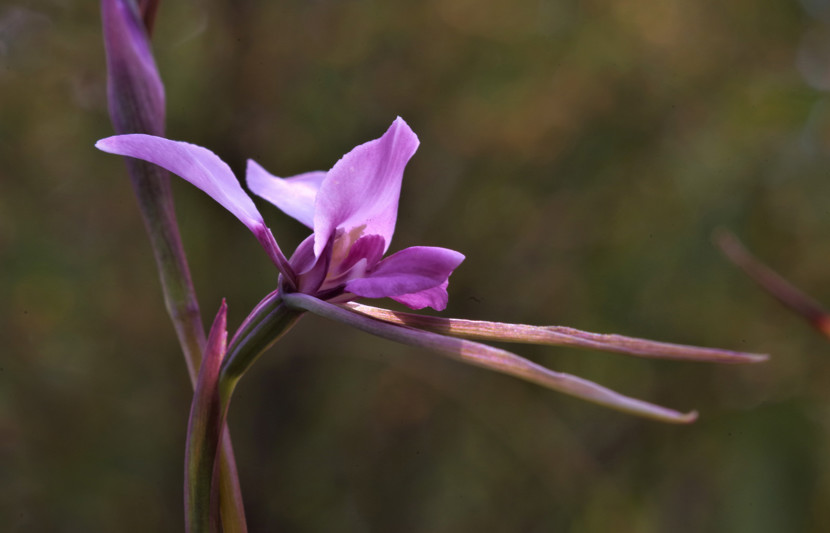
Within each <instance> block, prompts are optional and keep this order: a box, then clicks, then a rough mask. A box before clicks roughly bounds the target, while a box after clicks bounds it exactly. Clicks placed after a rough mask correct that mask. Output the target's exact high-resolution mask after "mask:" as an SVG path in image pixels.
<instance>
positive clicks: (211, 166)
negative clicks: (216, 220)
mask: <svg viewBox="0 0 830 533" xmlns="http://www.w3.org/2000/svg"><path fill="white" fill-rule="evenodd" d="M95 147H96V148H98V149H99V150H102V151H104V152H109V153H111V154H117V155H126V156H129V157H135V158H136V159H143V160H144V161H149V162H150V163H155V164H156V165H158V166H160V167H163V168H166V169H167V170H169V171H170V172H172V173H174V174H178V175H179V176H181V177H182V178H184V179H185V180H187V181H189V182H190V183H192V184H193V185H195V186H196V187H198V188H199V189H201V190H202V191H204V192H205V193H206V194H207V195H208V196H210V197H211V198H213V199H214V200H216V201H217V202H219V204H220V205H222V207H224V208H225V209H227V210H228V211H230V212H231V213H232V214H233V215H234V216H235V217H236V218H238V219H239V220H241V221H242V223H243V224H245V225H246V226H247V227H248V228H249V229H250V230H251V231H253V232H254V233H255V234H256V233H257V232H258V231H259V230H260V229H261V228H262V227H263V226H265V223H264V221H263V219H262V215H261V214H260V213H259V211H257V208H256V206H255V205H254V202H253V201H252V200H251V198H250V197H249V196H248V194H247V193H246V192H245V191H244V190H243V189H242V186H241V185H239V182H238V181H237V180H236V177H235V176H234V175H233V172H232V171H231V169H230V167H229V166H228V165H227V163H225V162H224V161H222V160H221V159H219V156H217V155H216V154H214V153H213V152H211V151H210V150H208V149H207V148H202V147H201V146H196V145H195V144H190V143H185V142H180V141H171V140H169V139H164V138H162V137H155V136H153V135H143V134H130V135H116V136H114V137H107V138H106V139H101V140H100V141H98V142H97V143H95Z"/></svg>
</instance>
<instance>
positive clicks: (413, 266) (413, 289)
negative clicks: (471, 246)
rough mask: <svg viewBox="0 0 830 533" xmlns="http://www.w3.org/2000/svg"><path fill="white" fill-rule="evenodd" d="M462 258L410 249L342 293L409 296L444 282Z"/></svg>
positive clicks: (444, 252)
mask: <svg viewBox="0 0 830 533" xmlns="http://www.w3.org/2000/svg"><path fill="white" fill-rule="evenodd" d="M462 261H464V255H463V254H460V253H459V252H456V251H455V250H450V249H448V248H437V247H431V246H413V247H411V248H406V249H404V250H401V251H400V252H397V253H395V254H392V255H390V256H389V257H387V258H386V259H384V260H382V261H381V262H379V263H378V264H377V267H375V268H374V269H373V270H372V271H371V272H370V273H369V274H367V275H366V276H365V277H363V278H357V279H353V280H351V281H349V282H347V283H346V290H347V291H349V292H351V293H354V294H356V295H358V296H362V297H365V298H385V297H387V296H403V295H411V294H413V293H418V292H421V291H425V290H427V289H432V288H434V287H438V286H440V285H441V284H443V283H445V282H446V281H447V279H448V278H449V277H450V274H452V271H453V270H455V269H456V268H457V267H458V265H460V264H461V262H462Z"/></svg>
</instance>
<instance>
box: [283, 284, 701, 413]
mask: <svg viewBox="0 0 830 533" xmlns="http://www.w3.org/2000/svg"><path fill="white" fill-rule="evenodd" d="M283 301H284V302H285V303H286V305H288V306H289V307H290V308H294V309H302V310H305V311H310V312H312V313H314V314H317V315H320V316H323V317H325V318H329V319H331V320H336V321H338V322H341V323H343V324H347V325H349V326H352V327H354V328H357V329H360V330H363V331H366V332H367V333H371V334H372V335H377V336H378V337H382V338H384V339H388V340H392V341H395V342H400V343H402V344H407V345H410V346H416V347H419V348H427V349H430V350H434V351H436V352H439V353H441V354H443V355H446V356H447V357H449V358H451V359H456V360H458V361H461V362H462V363H468V364H471V365H475V366H479V367H482V368H486V369H489V370H494V371H496V372H500V373H502V374H506V375H508V376H513V377H516V378H519V379H523V380H525V381H529V382H531V383H535V384H537V385H541V386H542V387H545V388H548V389H552V390H556V391H559V392H563V393H565V394H569V395H571V396H574V397H577V398H581V399H583V400H587V401H589V402H593V403H596V404H599V405H604V406H606V407H610V408H612V409H617V410H618V411H623V412H627V413H630V414H634V415H638V416H643V417H646V418H651V419H654V420H659V421H661V422H672V423H680V424H688V423H690V422H694V421H695V420H696V419H697V413H696V412H695V411H692V412H689V413H681V412H678V411H675V410H673V409H668V408H666V407H661V406H659V405H654V404H652V403H648V402H645V401H643V400H638V399H636V398H631V397H628V396H624V395H622V394H620V393H618V392H615V391H613V390H611V389H608V388H605V387H603V386H601V385H598V384H596V383H593V382H591V381H588V380H586V379H582V378H580V377H577V376H573V375H570V374H564V373H561V372H554V371H553V370H549V369H547V368H545V367H543V366H540V365H537V364H536V363H533V362H531V361H528V360H527V359H523V358H521V357H519V356H518V355H516V354H514V353H511V352H508V351H506V350H502V349H500V348H495V347H493V346H487V345H486V344H480V343H478V342H473V341H468V340H464V339H458V338H455V337H445V336H444V335H438V334H437V333H430V332H428V331H422V330H417V329H413V328H408V327H402V326H398V325H395V324H390V323H388V322H383V321H380V320H376V319H373V318H369V317H367V316H364V315H361V314H359V313H355V312H353V311H350V310H348V309H344V308H343V307H340V306H337V305H334V304H330V303H328V302H324V301H322V300H319V299H317V298H314V297H313V296H308V295H306V294H301V293H292V294H286V295H284V296H283Z"/></svg>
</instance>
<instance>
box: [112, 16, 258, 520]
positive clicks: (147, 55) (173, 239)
mask: <svg viewBox="0 0 830 533" xmlns="http://www.w3.org/2000/svg"><path fill="white" fill-rule="evenodd" d="M158 3H159V0H141V1H140V2H139V3H138V4H136V3H135V2H133V1H132V0H102V1H101V18H102V23H103V33H104V45H105V51H106V56H107V94H108V103H109V112H110V118H111V119H112V124H113V128H114V129H115V131H116V133H118V134H127V133H148V134H154V135H163V134H164V129H165V128H164V123H165V98H164V86H163V84H162V82H161V77H160V75H159V72H158V69H157V67H156V64H155V60H154V58H153V54H152V51H151V49H150V39H149V35H150V32H151V31H152V27H153V23H154V21H155V15H156V12H157V8H158ZM125 161H126V164H127V170H128V173H129V176H130V181H131V182H132V186H133V190H134V192H135V195H136V199H137V200H138V206H139V211H140V212H141V217H142V219H143V221H144V226H145V229H146V230H147V235H148V236H149V239H150V244H151V247H152V250H153V255H154V257H155V260H156V267H157V270H158V273H159V278H160V281H161V286H162V292H163V294H164V302H165V307H166V308H167V312H168V314H169V316H170V319H171V321H172V323H173V327H174V329H175V331H176V336H177V338H178V341H179V345H180V346H181V350H182V353H183V355H184V358H185V363H186V365H187V370H188V375H189V377H190V381H191V383H192V384H193V386H195V385H196V382H197V373H198V371H199V367H200V363H201V359H202V352H203V351H204V350H205V346H206V339H205V332H204V326H203V323H202V317H201V313H200V311H199V304H198V301H197V299H196V292H195V290H194V288H193V282H192V280H191V276H190V270H189V267H188V264H187V258H186V256H185V253H184V248H183V246H182V242H181V236H180V234H179V228H178V224H177V222H176V215H175V209H174V205H173V196H172V192H171V189H170V175H169V174H168V172H167V171H165V170H164V169H162V168H159V167H157V166H155V165H152V164H149V163H147V162H145V161H141V160H138V159H132V158H125ZM220 465H221V467H220V470H221V474H220V480H221V481H220V485H221V488H222V490H221V507H222V521H223V524H224V530H225V532H226V533H231V532H233V533H245V532H246V531H247V527H246V525H245V515H244V510H243V505H242V495H241V488H240V486H239V480H238V475H237V471H236V462H235V460H234V456H233V448H232V445H231V440H230V435H229V434H228V432H224V436H223V441H222V454H221V459H220Z"/></svg>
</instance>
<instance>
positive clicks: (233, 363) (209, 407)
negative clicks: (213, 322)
mask: <svg viewBox="0 0 830 533" xmlns="http://www.w3.org/2000/svg"><path fill="white" fill-rule="evenodd" d="M302 314H303V312H302V311H296V310H292V309H289V308H288V307H287V306H286V305H285V304H284V303H283V302H282V299H281V297H280V295H279V293H278V292H277V291H275V292H273V293H271V294H270V295H269V296H268V297H266V298H265V299H264V300H263V301H262V302H261V303H260V304H259V305H257V307H255V308H254V310H253V311H252V312H251V313H250V314H249V315H248V318H246V319H245V321H244V322H243V323H242V325H241V326H240V327H239V330H238V332H237V334H236V335H235V336H234V339H233V341H232V342H231V345H230V348H229V349H228V351H227V354H226V355H224V354H225V351H224V350H222V353H223V355H224V357H221V356H217V355H216V354H217V352H218V349H217V347H216V344H215V342H214V340H213V339H214V337H215V334H214V333H211V341H210V342H209V343H208V347H207V351H206V352H205V353H207V354H209V355H208V356H207V357H208V358H206V359H205V360H204V361H203V363H202V369H201V372H200V374H199V378H198V381H197V384H196V392H195V394H194V397H193V405H192V407H191V414H190V421H189V424H188V436H187V448H186V458H185V464H186V468H185V509H186V515H185V517H186V522H187V531H188V533H213V532H215V531H217V523H216V512H215V511H216V505H215V499H216V497H217V491H218V494H219V497H221V496H222V494H224V493H225V492H226V491H225V490H224V488H225V486H224V483H225V482H226V480H227V479H236V477H235V476H234V477H231V476H222V475H221V473H222V468H223V463H222V459H223V457H222V456H219V457H218V459H219V462H218V463H217V462H216V459H217V449H219V442H220V438H221V439H227V433H228V432H227V430H226V429H225V428H226V422H225V419H226V417H227V412H228V406H229V404H230V400H231V396H232V394H233V391H234V389H235V388H236V385H237V383H239V379H240V378H241V377H242V375H243V374H244V373H245V371H246V370H247V369H248V368H250V366H251V365H252V364H253V363H254V361H256V360H257V359H258V358H259V356H260V355H262V353H263V352H265V351H266V350H267V349H268V348H270V347H271V346H272V345H273V344H274V343H275V342H276V341H277V340H279V339H280V337H282V336H283V335H284V334H285V333H286V332H287V331H288V330H289V329H291V327H292V326H293V325H294V324H296V323H297V320H299V318H300V316H302ZM216 327H217V326H214V329H215V328H216ZM217 468H218V469H219V470H218V471H217V470H216V469H217ZM217 474H219V475H218V476H217ZM223 511H224V509H223ZM223 531H224V533H229V532H231V531H237V530H234V529H228V525H225V520H224V516H223Z"/></svg>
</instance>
